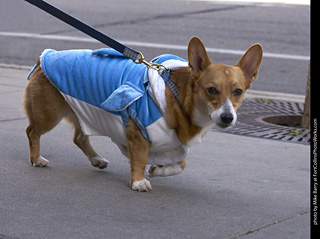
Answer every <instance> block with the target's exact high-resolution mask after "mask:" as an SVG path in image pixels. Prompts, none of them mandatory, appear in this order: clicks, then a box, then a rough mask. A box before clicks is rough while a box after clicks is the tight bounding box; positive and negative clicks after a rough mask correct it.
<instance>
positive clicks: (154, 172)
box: [148, 163, 182, 177]
mask: <svg viewBox="0 0 320 239" xmlns="http://www.w3.org/2000/svg"><path fill="white" fill-rule="evenodd" d="M181 172H182V168H181V166H180V164H177V163H174V164H167V165H163V166H162V165H151V166H150V168H149V170H148V176H149V177H159V176H160V177H167V176H171V175H177V174H179V173H181Z"/></svg>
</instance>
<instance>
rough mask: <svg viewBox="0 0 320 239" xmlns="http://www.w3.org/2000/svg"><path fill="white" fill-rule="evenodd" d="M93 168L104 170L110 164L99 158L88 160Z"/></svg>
mask: <svg viewBox="0 0 320 239" xmlns="http://www.w3.org/2000/svg"><path fill="white" fill-rule="evenodd" d="M89 160H90V162H91V164H92V166H93V167H97V168H100V169H104V168H106V167H108V164H109V163H110V162H109V160H107V159H105V158H101V157H93V158H91V159H89Z"/></svg>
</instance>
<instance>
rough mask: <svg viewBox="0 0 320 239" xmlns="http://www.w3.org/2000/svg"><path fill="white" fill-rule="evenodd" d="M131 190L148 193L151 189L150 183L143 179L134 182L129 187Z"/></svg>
mask: <svg viewBox="0 0 320 239" xmlns="http://www.w3.org/2000/svg"><path fill="white" fill-rule="evenodd" d="M131 188H132V190H134V191H139V192H148V191H152V187H151V184H150V182H149V181H148V180H147V179H143V180H140V181H134V182H133V183H132V185H131Z"/></svg>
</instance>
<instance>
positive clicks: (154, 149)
mask: <svg viewBox="0 0 320 239" xmlns="http://www.w3.org/2000/svg"><path fill="white" fill-rule="evenodd" d="M40 60H41V68H42V70H43V72H44V73H45V75H46V76H47V78H48V79H49V80H50V82H51V83H52V84H53V85H54V86H55V87H56V88H57V89H58V90H59V91H60V92H61V94H62V95H63V96H64V98H65V100H66V101H67V102H68V104H69V105H70V106H71V108H72V109H73V111H74V112H75V114H76V115H77V117H78V119H79V121H80V124H81V127H82V130H83V132H84V133H85V134H86V135H103V136H109V137H110V138H111V139H112V141H113V142H114V143H116V144H117V145H118V147H119V148H120V150H121V152H122V153H123V154H124V155H125V156H127V157H128V142H127V139H126V136H125V128H126V127H127V123H128V120H129V118H131V119H133V120H134V122H135V123H136V124H137V125H138V127H139V128H140V130H141V132H142V134H143V136H144V137H145V138H146V139H147V140H148V141H149V142H150V143H151V146H150V149H149V155H148V163H150V164H160V165H165V164H171V163H176V162H179V161H181V160H183V159H184V158H185V157H186V155H187V153H188V148H187V147H186V146H185V145H182V143H181V142H180V141H179V139H178V138H177V135H176V133H175V131H174V130H173V129H170V128H169V127H168V125H167V123H166V120H165V118H164V117H163V116H164V113H165V108H166V101H165V83H164V79H163V78H162V77H161V76H160V75H159V73H158V72H157V71H155V70H152V69H148V68H147V67H146V66H145V65H142V64H135V63H134V62H133V61H132V60H131V59H129V58H127V57H125V56H124V55H122V54H121V53H118V52H117V51H115V50H112V49H106V48H103V49H98V50H94V51H92V50H69V51H55V50H51V49H48V50H45V51H44V52H43V53H42V55H41V58H40ZM153 62H156V63H159V64H163V65H166V64H167V65H168V66H169V68H170V69H174V68H178V67H182V66H187V61H185V60H184V59H181V58H179V57H177V56H173V55H162V56H159V57H157V58H155V59H154V60H153ZM32 72H33V70H32V71H31V72H30V74H29V76H30V75H31V74H32ZM166 80H167V79H166Z"/></svg>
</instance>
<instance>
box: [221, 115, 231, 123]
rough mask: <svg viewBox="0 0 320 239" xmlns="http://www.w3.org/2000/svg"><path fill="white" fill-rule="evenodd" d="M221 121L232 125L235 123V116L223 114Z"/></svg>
mask: <svg viewBox="0 0 320 239" xmlns="http://www.w3.org/2000/svg"><path fill="white" fill-rule="evenodd" d="M220 117H221V121H222V122H223V123H225V124H230V123H231V122H232V121H233V114H231V113H230V112H227V113H222V114H221V116H220Z"/></svg>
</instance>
